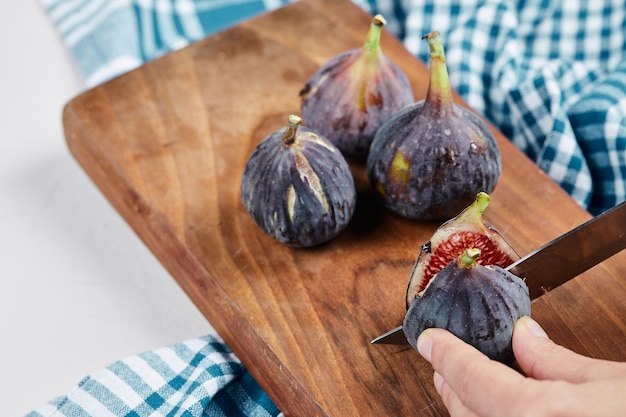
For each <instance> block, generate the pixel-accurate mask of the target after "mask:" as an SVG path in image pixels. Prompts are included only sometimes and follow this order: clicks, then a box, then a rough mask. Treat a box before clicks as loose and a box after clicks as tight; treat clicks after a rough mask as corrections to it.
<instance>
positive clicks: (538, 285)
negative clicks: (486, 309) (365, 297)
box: [371, 202, 626, 345]
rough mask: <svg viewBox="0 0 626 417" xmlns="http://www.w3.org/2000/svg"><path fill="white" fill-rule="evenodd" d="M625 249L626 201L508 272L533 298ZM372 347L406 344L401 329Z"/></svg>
mask: <svg viewBox="0 0 626 417" xmlns="http://www.w3.org/2000/svg"><path fill="white" fill-rule="evenodd" d="M624 248H626V202H622V203H620V204H618V205H617V206H615V207H613V208H611V209H609V210H607V211H606V212H604V213H602V214H599V215H598V216H596V217H594V218H592V219H590V220H588V221H587V222H585V223H583V224H581V225H580V226H577V227H575V228H574V229H572V230H570V231H569V232H567V233H565V234H564V235H561V236H559V237H557V238H556V239H554V240H552V241H551V242H548V243H546V244H545V245H543V246H541V247H540V248H538V249H536V250H534V251H532V252H531V253H529V254H528V255H526V256H524V257H523V258H521V259H520V260H518V261H517V262H514V263H513V264H511V265H509V266H508V267H507V268H505V269H507V270H509V271H511V272H512V273H513V274H515V275H517V276H518V277H520V278H523V279H525V281H526V284H527V285H528V289H529V291H530V298H531V299H535V298H537V297H540V296H541V295H543V294H545V293H546V292H548V291H550V290H552V289H554V288H556V287H558V286H559V285H561V284H563V283H565V282H567V281H569V280H570V279H572V278H574V277H576V276H578V275H580V274H581V273H583V272H585V271H586V270H587V269H589V268H591V267H592V266H595V265H597V264H599V263H600V262H602V261H604V260H605V259H607V258H610V257H611V256H613V255H615V254H616V253H617V252H619V251H621V250H623V249H624ZM371 343H372V344H393V345H399V344H408V342H407V340H406V337H405V336H404V332H403V331H402V326H398V327H396V328H395V329H392V330H390V331H388V332H386V333H384V334H382V335H380V336H378V337H377V338H376V339H374V340H372V342H371Z"/></svg>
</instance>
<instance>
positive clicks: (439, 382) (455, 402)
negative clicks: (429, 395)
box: [433, 371, 478, 417]
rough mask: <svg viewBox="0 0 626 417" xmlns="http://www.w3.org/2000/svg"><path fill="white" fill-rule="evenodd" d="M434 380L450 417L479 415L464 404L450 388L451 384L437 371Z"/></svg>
mask: <svg viewBox="0 0 626 417" xmlns="http://www.w3.org/2000/svg"><path fill="white" fill-rule="evenodd" d="M433 382H434V384H435V389H436V390H437V392H438V393H439V396H440V397H441V400H442V401H443V404H444V405H445V406H446V409H447V410H448V413H450V417H478V416H477V415H476V413H474V412H473V411H472V410H470V409H469V408H467V407H466V406H465V404H463V402H462V401H461V399H460V398H459V396H458V395H456V392H454V390H453V389H452V388H450V385H448V383H447V382H446V381H445V379H443V377H442V376H441V374H440V373H438V372H437V371H435V373H434V375H433Z"/></svg>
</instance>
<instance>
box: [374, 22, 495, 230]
mask: <svg viewBox="0 0 626 417" xmlns="http://www.w3.org/2000/svg"><path fill="white" fill-rule="evenodd" d="M424 38H425V39H426V40H427V41H428V45H429V47H430V84H429V87H428V93H427V95H426V98H425V99H424V100H420V101H418V102H417V103H415V104H413V105H412V106H410V107H408V108H406V109H404V110H402V111H400V112H399V113H398V114H396V115H395V116H394V117H393V118H392V119H390V120H389V121H388V122H386V123H385V124H384V125H383V126H382V127H381V128H380V129H379V130H378V132H377V134H376V136H375V138H374V141H373V142H372V146H371V149H370V153H369V156H368V160H367V171H368V176H369V179H370V182H371V184H372V186H373V187H374V189H375V190H376V191H377V193H376V194H377V195H378V196H379V198H380V199H381V200H382V202H383V204H384V205H385V206H386V207H387V208H388V209H390V210H391V211H393V212H395V213H397V214H399V215H402V216H405V217H408V218H411V219H417V220H444V219H449V218H451V217H453V216H455V215H456V214H458V213H459V212H460V211H461V210H462V209H463V208H464V207H466V206H468V205H469V204H470V203H471V202H472V200H473V199H474V197H475V196H476V194H477V193H478V192H480V191H484V192H486V193H490V192H491V191H493V189H494V188H495V186H496V183H497V182H498V179H499V177H500V172H501V160H500V150H499V149H498V145H497V143H496V140H495V138H494V136H493V134H492V133H491V131H490V130H489V128H488V126H487V124H486V123H485V122H484V121H483V120H482V119H481V118H479V117H478V116H477V115H475V114H474V113H473V112H472V111H470V110H468V109H466V108H464V107H462V106H460V105H458V104H455V103H454V102H453V100H452V91H451V88H450V82H449V79H448V70H447V68H446V60H445V54H444V48H443V44H442V42H441V38H440V35H439V33H438V32H432V33H430V34H428V35H426V36H425V37H424Z"/></svg>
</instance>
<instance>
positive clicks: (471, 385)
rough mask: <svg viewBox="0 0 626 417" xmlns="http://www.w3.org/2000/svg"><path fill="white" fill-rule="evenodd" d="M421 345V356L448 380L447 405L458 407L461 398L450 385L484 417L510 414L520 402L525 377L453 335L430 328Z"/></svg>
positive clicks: (444, 387) (443, 389)
mask: <svg viewBox="0 0 626 417" xmlns="http://www.w3.org/2000/svg"><path fill="white" fill-rule="evenodd" d="M417 343H418V344H417V346H418V350H419V352H420V354H422V356H424V357H425V358H426V359H427V360H430V362H431V364H432V366H433V368H434V369H435V371H437V372H438V373H439V374H441V376H442V377H443V379H444V380H445V383H444V384H443V385H442V388H441V389H442V399H444V394H443V393H445V399H444V402H448V403H449V404H451V406H455V407H456V406H457V404H456V401H457V399H456V398H454V396H453V395H452V394H451V393H449V392H448V391H447V389H448V388H447V387H446V385H447V386H449V389H450V390H451V391H453V392H454V394H455V395H456V396H457V397H458V401H459V402H460V403H462V404H463V405H464V407H466V408H468V409H469V410H472V411H473V412H475V413H476V414H477V415H480V416H485V417H487V416H504V415H509V412H510V411H511V407H512V406H516V405H517V404H518V402H519V401H520V396H519V391H518V390H517V387H519V384H521V383H522V381H523V380H524V377H523V376H522V375H520V374H519V373H518V372H516V371H514V370H513V369H511V368H509V367H508V366H506V365H504V364H502V363H500V362H496V361H492V360H490V359H489V358H487V357H486V356H485V355H483V354H482V353H480V352H479V351H478V350H476V349H474V348H473V347H471V346H470V345H468V344H466V343H464V342H463V341H461V340H460V339H458V338H457V337H455V336H454V335H452V334H451V333H450V332H448V331H446V330H442V329H427V330H426V331H424V332H423V333H422V334H421V335H420V337H419V338H418V341H417ZM446 406H447V405H446Z"/></svg>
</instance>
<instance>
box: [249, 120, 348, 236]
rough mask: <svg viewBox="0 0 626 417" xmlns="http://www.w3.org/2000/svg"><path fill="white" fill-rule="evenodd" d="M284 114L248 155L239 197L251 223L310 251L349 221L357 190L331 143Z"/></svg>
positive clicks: (345, 163) (341, 158) (299, 121)
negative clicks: (284, 120) (280, 123)
mask: <svg viewBox="0 0 626 417" xmlns="http://www.w3.org/2000/svg"><path fill="white" fill-rule="evenodd" d="M301 123H302V119H301V118H300V117H299V116H296V115H291V116H289V124H288V126H287V127H285V128H282V129H279V130H277V131H275V132H273V133H271V134H270V135H268V136H267V137H266V138H265V139H264V140H263V141H262V142H261V143H260V144H259V145H258V146H257V147H256V148H255V149H254V151H253V152H252V154H251V155H250V158H249V159H248V161H247V163H246V166H245V168H244V172H243V177H242V179H241V199H242V202H243V205H244V207H245V208H246V210H247V211H248V213H249V214H250V216H251V217H252V220H254V222H255V223H256V224H257V225H258V226H259V227H260V228H261V229H262V230H263V231H264V232H265V233H267V234H268V235H269V236H271V237H273V238H274V239H276V240H278V241H279V242H281V243H284V244H286V245H289V246H294V247H309V246H315V245H319V244H322V243H325V242H327V241H329V240H331V239H333V238H334V237H336V236H337V235H338V234H339V233H340V232H341V231H342V230H343V229H344V228H345V227H346V226H347V225H348V223H349V222H350V219H351V217H352V215H353V214H354V210H355V205H356V189H355V186H354V179H353V177H352V172H351V171H350V167H349V166H348V163H347V161H346V160H345V158H344V157H343V155H342V154H341V152H340V151H339V149H337V147H335V146H334V145H333V144H332V143H330V142H329V141H328V140H326V139H325V138H324V137H322V136H320V135H319V134H318V133H317V132H314V131H311V130H310V129H307V128H304V127H301V126H300V125H301Z"/></svg>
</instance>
